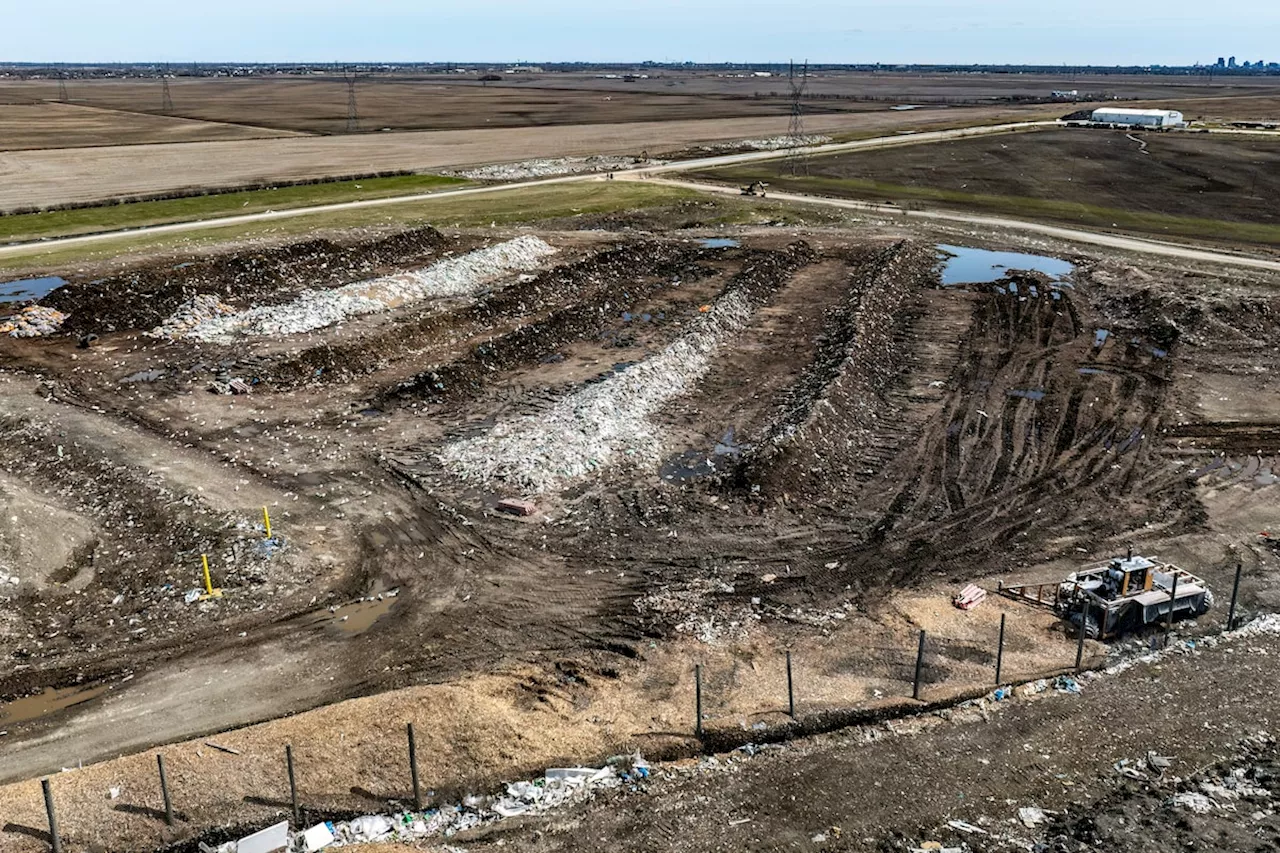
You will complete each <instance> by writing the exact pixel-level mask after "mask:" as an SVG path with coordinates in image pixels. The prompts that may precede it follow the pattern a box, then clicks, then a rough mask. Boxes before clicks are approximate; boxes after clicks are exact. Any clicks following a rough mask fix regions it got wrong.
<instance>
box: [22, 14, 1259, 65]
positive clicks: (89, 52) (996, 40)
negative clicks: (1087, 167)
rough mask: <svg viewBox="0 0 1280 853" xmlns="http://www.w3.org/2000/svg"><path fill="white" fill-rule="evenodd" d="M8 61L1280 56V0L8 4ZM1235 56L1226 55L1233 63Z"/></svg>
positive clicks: (1206, 59) (1000, 60) (1088, 61)
mask: <svg viewBox="0 0 1280 853" xmlns="http://www.w3.org/2000/svg"><path fill="white" fill-rule="evenodd" d="M0 20H2V21H3V22H4V25H3V27H0V62H4V61H8V62H146V61H157V62H173V63H182V62H187V63H190V62H193V61H201V62H331V61H347V62H354V61H382V62H424V61H439V62H448V61H456V62H514V61H520V60H523V61H527V62H554V61H587V62H615V61H616V62H638V61H642V60H655V61H664V62H677V61H693V62H734V61H736V62H748V61H754V62H777V61H782V60H785V59H787V58H789V57H795V58H797V59H808V60H810V61H812V62H818V63H874V62H881V63H886V64H912V63H915V64H931V63H936V64H1018V65H1021V64H1028V65H1166V66H1190V65H1195V64H1201V65H1204V66H1210V67H1212V66H1214V65H1215V60H1216V58H1217V57H1218V56H1220V55H1221V56H1223V57H1224V58H1225V57H1227V56H1230V55H1234V56H1236V57H1238V61H1239V63H1240V64H1241V65H1242V64H1243V62H1245V61H1248V62H1250V63H1254V62H1257V61H1258V60H1262V61H1264V62H1268V61H1274V60H1277V59H1280V56H1277V55H1276V53H1277V50H1276V42H1275V38H1274V34H1275V33H1276V32H1278V31H1280V4H1277V3H1274V2H1266V3H1264V2H1261V0H1240V1H1239V2H1236V3H1234V4H1231V5H1230V6H1229V7H1223V8H1220V9H1214V10H1209V9H1207V7H1205V6H1204V5H1203V4H1192V3H1188V2H1181V1H1180V0H1165V2H1157V0H1126V1H1125V2H1123V3H1119V2H1114V0H1105V1H1104V0H1080V2H1077V3H1075V4H1072V5H1070V6H1050V5H1048V4H1041V5H1040V7H1039V8H1029V4H1026V3H1024V2H1020V0H971V2H965V0H958V2H941V0H933V2H929V1H928V0H925V2H911V0H907V2H903V3H898V4H893V5H889V4H885V3H883V2H876V3H872V2H859V0H809V2H796V3H791V4H781V3H778V2H776V0H772V1H771V2H762V0H704V1H703V2H674V0H645V2H641V0H614V2H611V3H597V2H586V0H548V2H541V3H531V2H516V0H477V2H472V3H464V4H458V3H452V4H443V3H435V2H429V0H428V2H421V1H420V0H419V2H411V0H366V2H364V3H359V4H352V3H343V2H336V0H255V2H250V0H221V2H219V3H216V4H199V5H193V4H183V3H178V2H173V0H165V1H164V2H161V0H122V2H119V3H113V4H105V3H101V2H99V0H92V2H91V0H63V2H60V3H56V4H35V3H31V2H28V0H21V2H20V0H0ZM1224 67H1225V66H1224Z"/></svg>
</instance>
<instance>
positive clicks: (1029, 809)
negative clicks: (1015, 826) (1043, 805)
mask: <svg viewBox="0 0 1280 853" xmlns="http://www.w3.org/2000/svg"><path fill="white" fill-rule="evenodd" d="M1018 820H1020V821H1022V825H1023V826H1025V827H1027V829H1035V828H1036V827H1037V826H1039V825H1040V824H1042V823H1045V822H1047V821H1048V820H1049V816H1048V815H1047V814H1045V812H1044V809H1040V808H1036V807H1035V806H1023V807H1022V808H1020V809H1018Z"/></svg>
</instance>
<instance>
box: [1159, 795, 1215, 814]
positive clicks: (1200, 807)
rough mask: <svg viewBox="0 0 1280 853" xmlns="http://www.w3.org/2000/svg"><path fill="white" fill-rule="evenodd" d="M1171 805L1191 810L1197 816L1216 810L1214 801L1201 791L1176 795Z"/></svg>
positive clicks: (1170, 802)
mask: <svg viewBox="0 0 1280 853" xmlns="http://www.w3.org/2000/svg"><path fill="white" fill-rule="evenodd" d="M1169 805H1171V806H1175V807H1178V808H1184V809H1190V810H1191V811H1193V812H1195V813H1196V814H1208V813H1209V812H1211V811H1213V810H1214V808H1215V804H1214V802H1213V800H1211V799H1209V798H1208V797H1206V796H1205V795H1204V794H1201V793H1200V792H1199V791H1183V792H1182V793H1180V794H1174V795H1173V799H1171V800H1170V801H1169Z"/></svg>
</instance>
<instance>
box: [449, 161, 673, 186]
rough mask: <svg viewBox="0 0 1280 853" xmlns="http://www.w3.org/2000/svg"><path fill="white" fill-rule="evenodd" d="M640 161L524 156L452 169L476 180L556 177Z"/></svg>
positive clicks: (614, 167) (632, 164)
mask: <svg viewBox="0 0 1280 853" xmlns="http://www.w3.org/2000/svg"><path fill="white" fill-rule="evenodd" d="M661 162H662V161H659V160H646V161H645V163H646V165H651V166H653V165H661ZM634 165H636V161H635V158H633V157H606V156H597V157H550V158H546V159H542V160H524V161H521V162H519V163H497V164H495V165H492V166H480V167H478V168H475V169H467V170H464V171H458V172H452V173H451V174H453V175H456V176H457V177H460V178H467V179H469V180H473V181H518V180H524V179H527V178H552V177H555V176H557V175H578V174H582V173H584V172H612V171H616V170H618V169H629V168H631V167H632V166H634Z"/></svg>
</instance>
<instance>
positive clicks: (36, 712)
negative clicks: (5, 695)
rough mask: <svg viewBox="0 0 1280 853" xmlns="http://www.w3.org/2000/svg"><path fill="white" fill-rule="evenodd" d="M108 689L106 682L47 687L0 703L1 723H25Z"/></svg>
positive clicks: (82, 701) (93, 697) (76, 703)
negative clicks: (93, 685)
mask: <svg viewBox="0 0 1280 853" xmlns="http://www.w3.org/2000/svg"><path fill="white" fill-rule="evenodd" d="M106 691H107V685H105V684H100V685H97V686H96V687H64V688H62V689H60V690H58V689H54V688H52V687H46V688H45V689H44V692H43V693H38V694H36V695H35V696H27V697H24V698H22V699H15V700H14V701H12V702H9V703H6V704H0V725H12V724H13V723H25V722H29V721H31V720H35V719H39V718H40V717H43V716H45V715H46V714H52V713H54V712H55V711H62V710H65V709H67V708H71V707H74V706H76V705H80V704H83V703H85V702H88V701H90V700H91V699H97V698H98V697H99V696H101V695H102V694H103V693H105V692H106Z"/></svg>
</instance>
